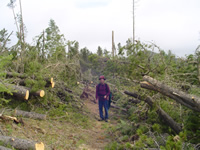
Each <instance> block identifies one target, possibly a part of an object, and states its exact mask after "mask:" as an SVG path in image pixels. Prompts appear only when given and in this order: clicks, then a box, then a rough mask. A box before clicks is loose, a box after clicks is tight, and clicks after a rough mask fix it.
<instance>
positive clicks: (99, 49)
mask: <svg viewBox="0 0 200 150" xmlns="http://www.w3.org/2000/svg"><path fill="white" fill-rule="evenodd" d="M97 55H98V56H102V55H103V49H102V48H101V47H100V46H98V48H97Z"/></svg>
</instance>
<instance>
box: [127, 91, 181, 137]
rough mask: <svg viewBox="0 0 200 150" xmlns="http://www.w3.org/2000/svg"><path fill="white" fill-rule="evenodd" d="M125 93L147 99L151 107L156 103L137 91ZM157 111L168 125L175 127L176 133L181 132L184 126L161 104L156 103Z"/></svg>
mask: <svg viewBox="0 0 200 150" xmlns="http://www.w3.org/2000/svg"><path fill="white" fill-rule="evenodd" d="M124 93H125V94H127V95H129V96H133V97H135V98H138V99H139V100H141V101H145V102H146V103H147V104H148V105H149V106H150V107H153V105H154V102H153V100H152V99H151V98H150V97H147V98H145V99H143V98H142V97H141V96H139V95H138V94H137V93H135V92H133V93H132V92H128V91H125V92H124ZM155 107H156V109H157V110H156V112H157V114H158V115H159V116H160V118H161V119H163V121H164V122H165V123H166V124H167V125H168V126H170V128H171V129H173V130H174V131H175V132H176V133H179V132H181V131H182V128H181V126H180V125H179V124H178V123H176V122H175V121H174V120H173V118H172V117H170V116H169V115H168V114H167V113H166V112H165V111H164V110H163V109H162V108H161V107H160V106H158V105H156V106H155Z"/></svg>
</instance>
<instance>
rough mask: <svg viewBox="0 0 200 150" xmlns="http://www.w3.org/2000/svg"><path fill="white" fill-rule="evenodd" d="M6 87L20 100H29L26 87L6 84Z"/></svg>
mask: <svg viewBox="0 0 200 150" xmlns="http://www.w3.org/2000/svg"><path fill="white" fill-rule="evenodd" d="M4 86H6V87H7V88H8V89H9V90H10V91H11V93H13V96H16V97H17V98H19V99H24V100H28V98H29V90H27V88H26V87H23V86H16V85H13V84H7V83H6V84H4Z"/></svg>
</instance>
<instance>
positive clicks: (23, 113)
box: [15, 110, 46, 120]
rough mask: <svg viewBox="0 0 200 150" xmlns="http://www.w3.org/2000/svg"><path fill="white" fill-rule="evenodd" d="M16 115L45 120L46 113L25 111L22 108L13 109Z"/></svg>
mask: <svg viewBox="0 0 200 150" xmlns="http://www.w3.org/2000/svg"><path fill="white" fill-rule="evenodd" d="M15 115H16V116H22V117H27V118H33V119H39V120H46V115H44V114H38V113H35V112H27V111H22V110H15Z"/></svg>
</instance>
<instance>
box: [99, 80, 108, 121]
mask: <svg viewBox="0 0 200 150" xmlns="http://www.w3.org/2000/svg"><path fill="white" fill-rule="evenodd" d="M105 80H106V78H105V77H104V76H100V77H99V81H100V83H99V84H98V85H97V86H96V102H97V101H99V115H100V119H99V121H103V120H105V121H106V122H108V100H109V95H110V88H109V86H108V84H106V83H105ZM103 107H104V110H105V117H104V115H103Z"/></svg>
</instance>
